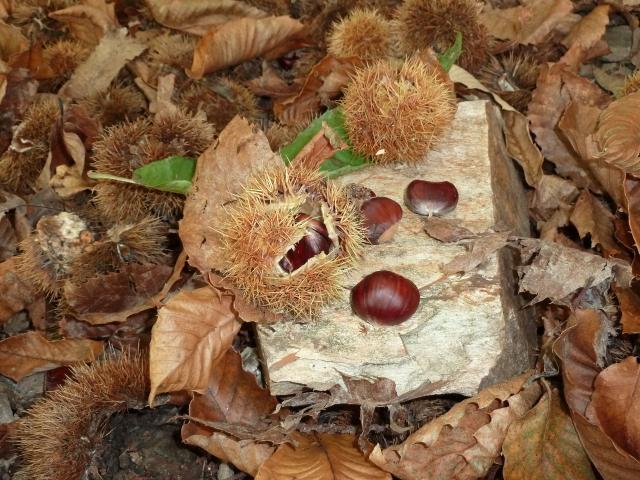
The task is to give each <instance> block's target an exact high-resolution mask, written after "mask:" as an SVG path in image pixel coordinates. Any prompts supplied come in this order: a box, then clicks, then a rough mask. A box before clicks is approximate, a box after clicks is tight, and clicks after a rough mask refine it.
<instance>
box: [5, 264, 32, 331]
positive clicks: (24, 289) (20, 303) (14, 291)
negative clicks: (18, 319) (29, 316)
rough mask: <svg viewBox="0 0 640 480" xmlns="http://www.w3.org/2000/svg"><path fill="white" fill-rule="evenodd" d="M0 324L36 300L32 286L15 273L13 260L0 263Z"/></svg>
mask: <svg viewBox="0 0 640 480" xmlns="http://www.w3.org/2000/svg"><path fill="white" fill-rule="evenodd" d="M0 292H2V295H0V323H2V322H6V321H7V320H8V319H9V318H11V316H12V315H13V314H14V313H17V312H19V311H20V310H23V309H25V308H26V307H27V306H28V305H29V304H31V303H32V302H33V301H35V299H36V292H35V290H34V289H33V286H32V285H31V284H30V283H29V282H27V281H26V280H24V279H22V278H20V276H19V275H18V273H17V272H16V262H15V258H10V259H9V260H6V261H4V262H2V263H0Z"/></svg>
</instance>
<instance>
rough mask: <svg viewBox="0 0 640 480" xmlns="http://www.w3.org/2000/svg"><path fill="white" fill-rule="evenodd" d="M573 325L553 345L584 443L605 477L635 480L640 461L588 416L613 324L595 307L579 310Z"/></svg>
mask: <svg viewBox="0 0 640 480" xmlns="http://www.w3.org/2000/svg"><path fill="white" fill-rule="evenodd" d="M572 323H573V324H574V325H573V326H572V327H570V328H568V329H567V330H565V331H564V332H563V333H562V335H560V338H559V339H558V340H557V341H556V342H555V344H554V346H553V351H554V353H555V354H556V355H557V356H558V359H559V360H560V362H561V366H562V380H563V387H564V398H565V400H566V402H567V405H568V406H569V409H570V411H571V418H572V419H573V423H574V425H575V426H576V430H577V431H578V435H579V436H580V440H581V441H582V445H583V446H584V447H585V450H586V451H587V454H588V455H589V458H590V459H591V461H592V462H593V463H594V465H595V466H596V468H597V469H598V471H599V472H600V473H601V474H602V476H603V477H604V478H605V480H632V479H636V478H638V476H639V475H640V462H639V461H638V460H637V459H634V458H633V457H632V456H631V455H629V454H627V453H625V452H623V451H621V450H620V449H619V448H617V447H616V446H615V445H614V443H613V441H612V440H611V439H610V438H609V437H608V436H607V435H606V434H605V433H604V432H603V431H602V429H601V428H600V427H598V426H597V425H594V424H593V423H591V422H589V420H587V418H586V417H585V415H586V411H587V407H588V405H589V403H590V402H591V397H592V395H593V388H594V382H595V379H596V377H597V376H598V374H599V373H600V372H601V370H602V367H600V366H599V365H602V364H603V363H604V356H605V350H606V344H607V336H608V330H609V327H608V326H607V323H606V320H605V319H604V318H603V317H602V314H601V313H600V312H598V311H595V310H577V311H576V312H575V314H574V316H573V319H572Z"/></svg>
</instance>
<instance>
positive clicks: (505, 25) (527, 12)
mask: <svg viewBox="0 0 640 480" xmlns="http://www.w3.org/2000/svg"><path fill="white" fill-rule="evenodd" d="M572 11H573V3H572V2H571V0H525V1H523V2H522V4H521V5H520V6H518V7H513V8H503V9H499V8H491V7H488V6H487V7H485V9H484V11H483V12H482V14H481V15H480V22H481V23H482V24H483V25H484V26H485V27H486V28H487V30H488V31H489V32H491V35H493V36H494V37H497V38H501V39H505V40H513V41H514V42H518V43H532V44H537V43H540V42H542V41H543V40H544V38H545V37H546V36H547V34H549V32H551V31H552V30H554V29H555V28H556V27H557V26H559V25H560V24H562V22H564V21H565V20H566V17H567V15H569V14H570V13H571V12H572Z"/></svg>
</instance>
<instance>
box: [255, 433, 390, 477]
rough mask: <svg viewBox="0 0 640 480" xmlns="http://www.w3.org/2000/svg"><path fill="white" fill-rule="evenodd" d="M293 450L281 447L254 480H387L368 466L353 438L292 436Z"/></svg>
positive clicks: (315, 435)
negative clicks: (294, 444)
mask: <svg viewBox="0 0 640 480" xmlns="http://www.w3.org/2000/svg"><path fill="white" fill-rule="evenodd" d="M292 440H293V441H294V442H296V446H295V447H294V446H292V445H289V444H283V445H280V446H279V447H278V450H277V451H276V453H274V454H273V456H272V457H271V458H270V459H268V460H267V461H266V462H265V463H264V464H263V465H262V467H261V468H260V470H259V471H258V474H257V475H256V477H255V478H256V480H285V479H296V480H361V479H364V478H366V479H367V480H391V475H389V474H388V473H385V472H383V471H382V470H380V469H379V468H378V467H376V466H375V465H373V464H372V463H370V462H369V461H368V460H367V459H366V457H365V456H364V454H363V453H362V452H361V451H360V450H358V448H357V446H356V438H355V436H353V435H331V434H328V433H317V434H302V433H296V434H294V435H292Z"/></svg>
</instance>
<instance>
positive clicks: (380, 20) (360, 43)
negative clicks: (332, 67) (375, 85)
mask: <svg viewBox="0 0 640 480" xmlns="http://www.w3.org/2000/svg"><path fill="white" fill-rule="evenodd" d="M391 42H392V28H391V22H390V21H389V20H387V19H386V18H384V17H383V16H382V15H381V14H380V13H378V11H377V10H375V9H355V10H352V11H351V12H350V13H349V15H348V16H347V17H346V18H344V19H342V20H340V21H339V22H337V23H334V24H333V27H332V29H331V31H330V32H329V34H328V36H327V50H328V52H329V53H331V54H332V55H335V56H336V57H352V56H355V57H360V58H361V59H362V60H365V61H373V60H378V59H381V58H386V57H387V56H388V55H390V54H391V47H392V45H391Z"/></svg>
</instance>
